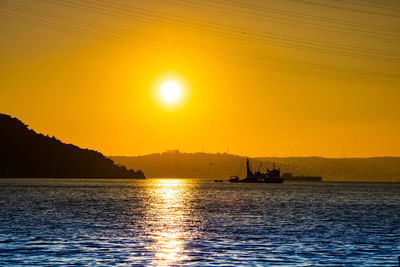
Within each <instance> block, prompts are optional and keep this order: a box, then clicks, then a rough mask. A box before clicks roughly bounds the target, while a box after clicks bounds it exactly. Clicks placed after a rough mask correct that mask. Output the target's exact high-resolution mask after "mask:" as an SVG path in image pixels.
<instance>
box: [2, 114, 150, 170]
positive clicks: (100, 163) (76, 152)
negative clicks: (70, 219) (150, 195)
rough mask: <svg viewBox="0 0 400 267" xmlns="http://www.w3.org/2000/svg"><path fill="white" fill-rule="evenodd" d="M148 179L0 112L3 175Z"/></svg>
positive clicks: (95, 152)
mask: <svg viewBox="0 0 400 267" xmlns="http://www.w3.org/2000/svg"><path fill="white" fill-rule="evenodd" d="M23 177H26V178H145V177H144V174H143V172H142V171H140V170H139V171H134V170H130V169H127V168H126V167H124V166H118V165H116V164H115V163H114V162H113V161H112V160H111V159H109V158H106V157H105V156H104V155H102V154H101V153H99V152H97V151H94V150H89V149H81V148H79V147H77V146H75V145H71V144H65V143H63V142H61V141H60V140H57V139H56V138H55V137H49V136H44V135H42V134H38V133H36V132H35V131H34V130H31V129H29V128H28V126H27V125H25V124H24V123H22V122H21V121H20V120H18V119H17V118H13V117H11V116H9V115H5V114H0V178H23Z"/></svg>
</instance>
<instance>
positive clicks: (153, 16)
mask: <svg viewBox="0 0 400 267" xmlns="http://www.w3.org/2000/svg"><path fill="white" fill-rule="evenodd" d="M42 1H45V2H49V3H53V4H59V5H63V6H67V7H72V8H76V9H79V10H84V11H88V12H97V13H100V14H103V15H108V16H114V17H120V18H125V19H130V20H133V21H140V22H144V23H150V24H156V25H161V26H165V27H170V28H179V29H183V30H187V31H191V32H193V31H196V32H200V33H203V34H208V35H209V34H212V35H214V36H217V37H223V38H229V39H236V40H242V41H246V42H252V43H258V44H267V45H274V46H279V47H287V48H293V49H301V50H307V51H312V52H319V53H328V54H333V55H341V56H350V57H357V58H364V59H374V60H380V61H386V62H399V59H400V58H399V54H398V53H395V54H394V53H392V52H388V51H384V50H378V49H369V48H364V47H359V46H350V45H346V46H345V45H338V44H333V43H329V42H324V41H316V40H310V39H305V38H299V37H298V38H293V37H291V36H286V35H282V34H276V33H265V32H260V31H255V30H250V29H245V28H239V27H232V26H229V25H215V24H211V23H204V22H199V21H194V20H193V21H190V22H188V21H187V20H185V19H182V18H177V17H173V16H168V15H165V14H157V13H150V12H149V11H145V10H142V9H137V8H135V9H131V8H130V7H129V6H121V5H119V6H117V7H115V5H113V4H109V5H93V3H92V4H90V2H85V3H84V5H82V3H80V4H76V3H74V2H71V1H67V0H64V1H62V2H61V3H60V2H58V1H56V2H55V1H54V0H42ZM110 7H112V8H114V9H115V10H114V11H110V10H109V8H110ZM107 8H108V9H107ZM128 11H133V12H128ZM133 13H134V14H133ZM132 15H134V19H132Z"/></svg>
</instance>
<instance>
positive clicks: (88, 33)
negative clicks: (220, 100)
mask: <svg viewBox="0 0 400 267" xmlns="http://www.w3.org/2000/svg"><path fill="white" fill-rule="evenodd" d="M11 7H12V5H11ZM8 8H10V6H8ZM11 10H13V9H12V8H11ZM14 11H15V12H17V13H10V12H8V13H7V12H4V10H3V12H2V13H3V14H1V13H0V15H2V17H3V18H5V19H8V20H13V21H17V22H21V23H25V24H28V25H33V26H38V27H42V28H49V29H53V30H56V31H61V32H67V33H72V34H75V35H79V36H82V37H89V38H95V39H99V40H103V41H111V42H113V43H117V44H122V45H128V46H135V47H142V48H147V49H154V48H168V49H171V48H174V47H171V46H170V45H169V46H168V45H165V44H164V45H160V44H159V42H155V41H151V40H150V41H149V39H153V40H158V39H157V38H156V37H154V36H153V38H149V37H151V36H149V35H147V34H146V35H143V34H142V35H140V36H141V37H137V36H136V39H135V40H132V39H131V38H126V37H124V36H120V35H118V34H116V33H118V32H125V33H128V32H129V33H131V31H127V30H126V29H120V28H115V27H112V26H109V25H106V24H99V23H92V22H89V21H83V20H80V19H76V18H71V17H66V16H63V15H59V14H54V13H50V12H44V11H39V10H36V9H32V8H27V7H25V8H24V7H21V6H18V7H17V8H15V7H14ZM18 12H22V13H23V14H22V16H21V14H18ZM32 14H33V15H35V16H36V17H32V18H30V16H32ZM38 17H39V18H40V19H42V20H39V19H38ZM43 19H47V20H49V19H50V20H51V21H43ZM60 21H61V23H60ZM62 23H64V24H67V25H64V24H62ZM74 25H75V26H74ZM86 25H89V26H92V27H96V28H98V27H103V28H105V29H106V30H107V31H109V34H108V35H105V34H103V33H101V32H98V31H97V30H90V29H87V27H86ZM81 27H85V28H81ZM143 37H146V38H143ZM184 47H185V49H182V48H181V50H184V51H196V52H201V53H203V54H205V55H208V56H212V57H215V56H217V57H219V58H220V59H222V60H223V61H224V62H225V63H228V64H232V63H233V64H241V65H243V64H244V65H247V66H253V67H257V68H263V69H268V70H274V71H279V72H284V73H291V74H308V75H313V76H317V77H325V78H333V79H344V80H352V81H365V79H368V80H369V81H375V82H378V83H379V82H395V81H396V80H397V81H398V80H399V78H400V77H399V76H398V75H394V74H393V75H391V74H385V73H376V72H369V71H361V70H352V69H344V68H337V67H333V66H325V65H319V64H313V63H305V62H296V61H293V60H286V59H280V58H273V57H267V56H263V55H259V54H250V53H243V52H240V51H231V53H230V54H229V52H228V53H225V54H223V53H220V52H218V51H217V52H213V49H210V48H207V49H206V50H204V49H201V48H195V49H190V48H188V47H192V44H191V45H189V46H187V45H184Z"/></svg>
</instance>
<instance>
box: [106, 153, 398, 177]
mask: <svg viewBox="0 0 400 267" xmlns="http://www.w3.org/2000/svg"><path fill="white" fill-rule="evenodd" d="M110 158H111V159H113V160H114V161H115V162H117V163H119V164H123V165H125V166H127V167H130V166H136V167H138V168H140V169H142V170H144V171H145V172H146V175H148V176H149V177H176V178H189V177H191V178H213V179H215V178H225V179H226V178H228V177H229V176H231V175H237V176H239V177H244V176H245V175H246V168H245V160H246V157H242V156H237V155H232V154H227V153H222V154H220V153H217V154H212V153H180V152H179V151H168V152H164V153H156V154H149V155H144V156H136V157H121V156H114V157H110ZM273 162H275V163H276V165H277V167H278V168H280V169H281V172H282V173H284V172H290V173H292V174H293V175H311V176H322V178H323V180H324V181H369V182H400V157H377V158H322V157H286V158H277V157H262V158H250V163H251V165H252V166H253V168H254V169H255V170H257V169H258V168H259V167H260V164H261V163H262V165H261V167H260V170H265V168H270V169H271V168H272V164H273Z"/></svg>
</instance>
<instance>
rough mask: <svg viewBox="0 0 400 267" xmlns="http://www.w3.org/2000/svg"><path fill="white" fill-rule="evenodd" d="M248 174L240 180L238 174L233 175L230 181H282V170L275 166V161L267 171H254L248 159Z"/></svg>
mask: <svg viewBox="0 0 400 267" xmlns="http://www.w3.org/2000/svg"><path fill="white" fill-rule="evenodd" d="M246 167H247V175H246V177H245V178H244V179H242V180H240V179H239V177H238V176H231V179H229V182H231V183H282V182H283V179H282V178H281V170H280V169H276V168H275V163H274V164H273V169H272V170H269V169H267V172H266V173H262V172H260V171H256V172H254V173H253V172H252V170H251V167H250V162H249V159H246Z"/></svg>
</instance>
